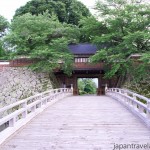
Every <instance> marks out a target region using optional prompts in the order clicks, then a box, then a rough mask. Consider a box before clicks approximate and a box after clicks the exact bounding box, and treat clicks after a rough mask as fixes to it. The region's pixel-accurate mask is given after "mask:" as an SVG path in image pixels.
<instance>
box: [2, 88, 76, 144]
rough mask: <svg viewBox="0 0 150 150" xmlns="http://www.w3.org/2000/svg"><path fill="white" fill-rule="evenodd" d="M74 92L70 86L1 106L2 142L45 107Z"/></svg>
mask: <svg viewBox="0 0 150 150" xmlns="http://www.w3.org/2000/svg"><path fill="white" fill-rule="evenodd" d="M72 92H73V91H72V89H68V88H60V89H53V90H50V91H46V92H43V93H39V94H37V95H34V96H31V97H29V98H26V99H24V100H20V101H18V102H15V103H13V104H10V105H8V106H5V107H3V108H0V114H1V118H0V144H1V143H2V142H4V141H5V139H6V138H8V137H9V136H10V135H11V134H13V133H14V132H15V131H16V130H18V129H19V128H20V127H22V126H23V125H25V124H26V123H27V122H29V121H30V120H31V119H32V118H33V117H35V116H36V115H38V114H39V113H41V112H42V111H43V110H44V109H45V108H47V107H48V106H50V105H52V104H53V103H55V102H56V101H58V100H60V99H62V98H64V97H66V96H69V95H72Z"/></svg>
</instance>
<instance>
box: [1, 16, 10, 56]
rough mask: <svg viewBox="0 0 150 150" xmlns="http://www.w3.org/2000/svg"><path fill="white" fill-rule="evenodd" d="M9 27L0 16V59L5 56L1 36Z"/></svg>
mask: <svg viewBox="0 0 150 150" xmlns="http://www.w3.org/2000/svg"><path fill="white" fill-rule="evenodd" d="M8 27H9V23H8V21H7V20H6V19H5V18H4V17H3V16H1V15H0V58H2V57H4V56H5V55H6V52H5V51H4V49H3V41H2V39H3V36H4V35H5V34H6V29H7V28H8Z"/></svg>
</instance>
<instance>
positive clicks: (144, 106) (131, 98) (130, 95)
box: [106, 88, 150, 127]
mask: <svg viewBox="0 0 150 150" xmlns="http://www.w3.org/2000/svg"><path fill="white" fill-rule="evenodd" d="M106 95H108V96H110V97H112V98H114V99H117V100H118V101H119V102H121V103H122V104H124V105H125V106H126V107H127V108H128V109H129V110H130V111H131V112H133V113H134V114H135V115H137V116H138V117H140V118H141V119H142V121H144V123H146V125H147V126H148V127H150V99H149V98H147V97H144V96H142V95H139V94H137V93H134V92H131V91H129V90H126V89H119V88H109V89H107V90H106Z"/></svg>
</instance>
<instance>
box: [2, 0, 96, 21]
mask: <svg viewBox="0 0 150 150" xmlns="http://www.w3.org/2000/svg"><path fill="white" fill-rule="evenodd" d="M28 1H30V0H0V15H2V16H3V17H5V18H6V19H7V20H8V21H10V20H11V19H12V17H13V15H14V14H15V11H16V9H17V8H19V7H21V6H24V5H25V4H26V3H27V2H28ZM78 1H81V2H82V3H83V4H85V5H86V6H87V7H88V8H90V9H91V8H92V7H93V6H94V4H95V0H78ZM91 12H94V11H92V10H91Z"/></svg>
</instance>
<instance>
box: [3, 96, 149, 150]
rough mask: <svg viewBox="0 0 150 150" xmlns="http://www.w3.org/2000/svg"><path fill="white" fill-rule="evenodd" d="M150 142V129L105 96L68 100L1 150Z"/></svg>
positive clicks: (88, 148)
mask: <svg viewBox="0 0 150 150" xmlns="http://www.w3.org/2000/svg"><path fill="white" fill-rule="evenodd" d="M114 143H115V144H119V143H121V144H147V143H150V130H149V129H148V128H147V127H146V126H145V125H144V124H142V122H141V121H140V120H139V119H138V118H137V117H135V116H133V114H131V113H130V112H129V111H128V110H127V109H126V108H124V107H123V106H122V105H121V104H120V103H118V102H117V101H115V100H113V99H111V98H109V97H106V96H74V97H68V98H65V99H64V100H61V101H59V102H57V103H56V104H55V105H52V106H51V107H49V108H47V109H46V110H45V111H44V112H43V113H41V114H40V115H39V116H37V117H36V118H34V119H33V120H32V121H31V122H30V123H28V124H27V125H26V126H25V127H24V128H22V129H21V130H19V131H18V132H17V133H15V134H14V135H13V136H11V137H10V138H9V139H8V140H7V141H6V142H5V143H4V144H3V145H2V146H1V147H0V150H28V149H29V150H112V149H114Z"/></svg>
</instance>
